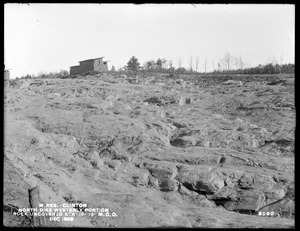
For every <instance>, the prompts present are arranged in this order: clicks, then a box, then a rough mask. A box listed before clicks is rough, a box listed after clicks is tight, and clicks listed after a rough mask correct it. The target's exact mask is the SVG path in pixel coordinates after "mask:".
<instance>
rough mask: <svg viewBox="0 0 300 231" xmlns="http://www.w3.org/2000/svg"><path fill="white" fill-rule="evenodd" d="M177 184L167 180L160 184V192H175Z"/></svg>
mask: <svg viewBox="0 0 300 231" xmlns="http://www.w3.org/2000/svg"><path fill="white" fill-rule="evenodd" d="M178 185H179V182H178V181H177V180H175V179H167V180H163V181H161V182H160V185H159V187H160V189H161V191H177V189H178Z"/></svg>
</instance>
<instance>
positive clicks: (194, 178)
mask: <svg viewBox="0 0 300 231" xmlns="http://www.w3.org/2000/svg"><path fill="white" fill-rule="evenodd" d="M187 170H188V169H186V168H185V167H183V168H180V169H179V174H178V175H177V176H176V180H178V181H179V182H180V183H182V184H183V185H184V186H185V187H187V188H188V189H190V190H193V191H196V192H199V193H204V194H214V193H215V192H217V191H218V190H220V189H221V188H223V187H224V185H225V183H224V180H223V179H222V178H221V177H219V176H218V175H217V174H216V173H213V172H208V173H206V172H205V169H203V170H204V171H203V172H200V171H187Z"/></svg>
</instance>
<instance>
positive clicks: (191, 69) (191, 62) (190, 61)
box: [189, 56, 193, 72]
mask: <svg viewBox="0 0 300 231" xmlns="http://www.w3.org/2000/svg"><path fill="white" fill-rule="evenodd" d="M189 64H190V71H191V72H193V56H190V60H189Z"/></svg>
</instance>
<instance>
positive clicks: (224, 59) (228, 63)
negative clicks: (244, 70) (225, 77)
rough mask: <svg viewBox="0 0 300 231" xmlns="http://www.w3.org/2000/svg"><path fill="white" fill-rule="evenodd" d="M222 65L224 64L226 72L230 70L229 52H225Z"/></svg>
mask: <svg viewBox="0 0 300 231" xmlns="http://www.w3.org/2000/svg"><path fill="white" fill-rule="evenodd" d="M223 61H224V64H225V68H226V70H230V69H231V66H232V61H233V59H232V56H231V55H230V53H229V52H226V53H225V55H224V58H223Z"/></svg>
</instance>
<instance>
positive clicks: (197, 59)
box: [195, 56, 199, 72]
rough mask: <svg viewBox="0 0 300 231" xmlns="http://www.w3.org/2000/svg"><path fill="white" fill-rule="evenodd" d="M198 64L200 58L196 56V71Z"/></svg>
mask: <svg viewBox="0 0 300 231" xmlns="http://www.w3.org/2000/svg"><path fill="white" fill-rule="evenodd" d="M198 66H199V58H198V56H196V67H195V68H196V72H198Z"/></svg>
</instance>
